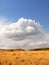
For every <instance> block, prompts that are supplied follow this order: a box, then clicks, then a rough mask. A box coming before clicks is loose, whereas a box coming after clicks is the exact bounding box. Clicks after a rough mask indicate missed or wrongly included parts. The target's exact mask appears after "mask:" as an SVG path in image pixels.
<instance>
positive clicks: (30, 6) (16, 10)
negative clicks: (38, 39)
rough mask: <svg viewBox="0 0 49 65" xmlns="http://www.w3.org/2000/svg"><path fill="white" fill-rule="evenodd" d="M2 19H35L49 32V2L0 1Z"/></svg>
mask: <svg viewBox="0 0 49 65" xmlns="http://www.w3.org/2000/svg"><path fill="white" fill-rule="evenodd" d="M0 17H5V18H8V19H9V20H12V21H17V20H18V19H19V18H21V17H23V18H29V19H34V20H36V21H37V22H40V23H41V25H42V26H43V28H44V29H45V31H46V32H49V0H0Z"/></svg>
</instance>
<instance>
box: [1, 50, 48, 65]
mask: <svg viewBox="0 0 49 65" xmlns="http://www.w3.org/2000/svg"><path fill="white" fill-rule="evenodd" d="M0 65H49V50H39V51H37V50H36V51H23V50H21V51H20V50H0Z"/></svg>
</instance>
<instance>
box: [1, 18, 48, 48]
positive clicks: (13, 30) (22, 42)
mask: <svg viewBox="0 0 49 65" xmlns="http://www.w3.org/2000/svg"><path fill="white" fill-rule="evenodd" d="M0 21H1V20H0ZM3 21H4V22H5V20H3ZM47 37H49V36H47V35H46V34H45V33H44V31H43V29H42V27H41V25H40V24H39V23H37V22H36V21H35V20H32V19H24V18H20V19H19V20H18V21H17V22H15V23H10V24H5V25H3V24H2V26H1V25H0V48H22V49H30V48H37V47H43V46H47V45H49V44H47V43H48V42H49V41H48V40H47ZM40 45H41V46H40Z"/></svg>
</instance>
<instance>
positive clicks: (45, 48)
mask: <svg viewBox="0 0 49 65" xmlns="http://www.w3.org/2000/svg"><path fill="white" fill-rule="evenodd" d="M38 50H49V47H44V48H36V49H29V50H27V51H38ZM0 51H26V50H25V49H0Z"/></svg>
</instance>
